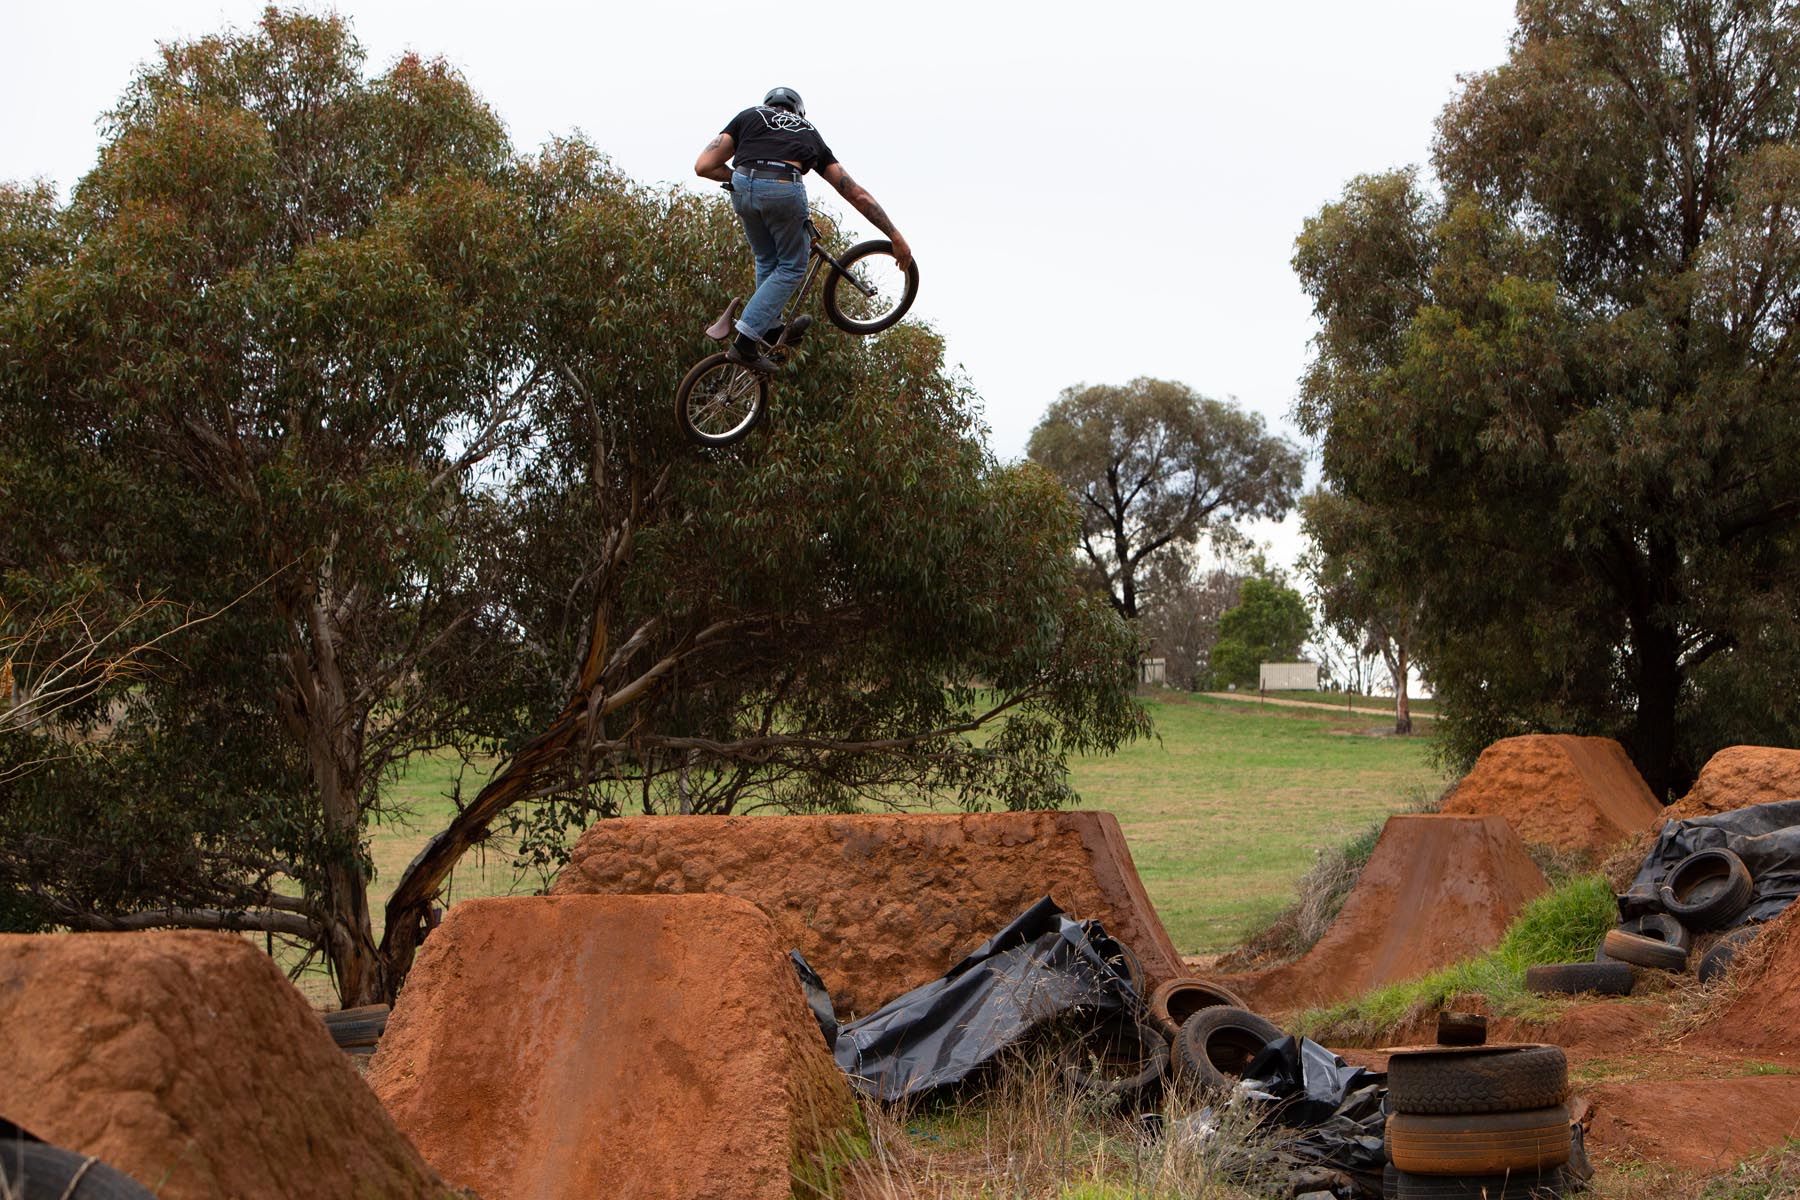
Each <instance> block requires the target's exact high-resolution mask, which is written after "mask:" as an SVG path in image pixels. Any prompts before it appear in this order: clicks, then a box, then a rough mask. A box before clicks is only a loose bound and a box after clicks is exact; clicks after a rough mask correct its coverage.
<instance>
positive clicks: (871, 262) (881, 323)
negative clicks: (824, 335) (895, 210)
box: [825, 238, 919, 334]
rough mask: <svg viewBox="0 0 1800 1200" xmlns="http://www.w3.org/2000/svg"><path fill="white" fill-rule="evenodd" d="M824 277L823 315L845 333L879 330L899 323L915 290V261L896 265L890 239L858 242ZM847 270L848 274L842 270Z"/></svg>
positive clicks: (917, 279) (916, 290)
mask: <svg viewBox="0 0 1800 1200" xmlns="http://www.w3.org/2000/svg"><path fill="white" fill-rule="evenodd" d="M837 261H838V263H839V265H840V266H842V267H843V268H844V270H842V271H840V270H838V269H837V267H833V268H832V269H831V274H830V275H829V276H827V277H826V279H825V315H826V316H828V317H830V318H831V323H832V324H833V325H836V326H837V327H838V328H839V329H842V330H843V331H844V332H845V333H865V334H866V333H880V332H881V331H882V330H884V329H887V328H889V327H890V326H892V325H896V324H898V323H899V321H900V318H901V317H904V316H905V315H906V310H907V309H909V308H911V307H912V302H913V299H914V298H915V297H917V296H918V294H919V264H918V261H917V260H916V259H915V260H914V261H912V262H910V263H908V264H906V270H904V271H902V270H901V269H900V263H899V260H897V259H896V258H895V257H894V243H892V242H890V241H887V240H886V239H885V238H884V239H881V240H879V241H873V242H860V243H858V244H857V245H854V246H852V247H850V250H849V252H848V253H846V254H843V255H841V256H839V258H838V260H837ZM846 272H848V274H846Z"/></svg>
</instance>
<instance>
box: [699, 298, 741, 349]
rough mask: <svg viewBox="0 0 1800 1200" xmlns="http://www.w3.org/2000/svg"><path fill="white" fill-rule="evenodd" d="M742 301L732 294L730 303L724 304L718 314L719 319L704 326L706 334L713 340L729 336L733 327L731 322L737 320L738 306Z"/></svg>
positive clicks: (720, 339)
mask: <svg viewBox="0 0 1800 1200" xmlns="http://www.w3.org/2000/svg"><path fill="white" fill-rule="evenodd" d="M742 303H743V300H742V299H741V298H740V297H737V296H733V297H732V298H731V303H730V304H727V305H726V306H725V311H724V312H722V313H720V314H719V319H718V320H716V321H714V322H713V323H712V324H711V325H708V326H707V327H706V336H707V337H709V338H711V339H712V340H713V341H715V342H722V341H724V340H725V339H726V338H728V337H730V336H731V334H732V330H733V329H734V328H735V325H734V324H733V322H735V321H736V320H737V314H738V306H739V305H741V304H742Z"/></svg>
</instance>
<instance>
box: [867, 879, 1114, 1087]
mask: <svg viewBox="0 0 1800 1200" xmlns="http://www.w3.org/2000/svg"><path fill="white" fill-rule="evenodd" d="M1116 953H1117V943H1116V942H1113V941H1112V939H1111V938H1110V937H1108V936H1107V935H1106V932H1105V930H1103V929H1102V928H1100V926H1099V925H1098V924H1096V923H1095V922H1093V921H1076V920H1073V919H1071V918H1070V917H1068V916H1066V915H1065V914H1064V913H1063V911H1062V909H1061V908H1059V907H1057V905H1056V902H1055V901H1053V900H1051V899H1050V897H1048V896H1045V897H1044V898H1043V899H1042V900H1039V901H1038V902H1037V903H1036V904H1033V905H1032V906H1031V907H1030V908H1028V909H1026V910H1025V911H1024V912H1023V913H1021V914H1019V916H1017V917H1015V918H1014V919H1013V921H1012V922H1011V923H1010V924H1009V925H1007V926H1006V928H1004V929H1002V930H1001V931H1000V932H999V933H996V934H995V935H994V936H993V937H991V938H989V939H988V940H987V941H986V942H984V943H982V945H981V946H979V947H978V948H977V949H976V950H975V951H974V952H973V953H972V954H970V955H969V956H968V957H967V958H965V959H963V960H962V961H961V962H959V963H957V964H956V965H955V966H954V967H951V968H950V970H949V971H948V972H946V973H945V974H944V976H943V977H942V978H940V979H934V980H932V981H931V982H930V983H927V984H923V985H921V986H919V987H916V988H914V989H913V990H912V991H910V992H907V993H906V994H905V995H903V996H900V997H898V998H896V999H894V1000H891V1001H889V1002H888V1003H887V1004H885V1005H883V1006H882V1007H881V1008H879V1009H877V1010H876V1011H875V1012H872V1013H870V1014H869V1015H868V1016H866V1017H863V1018H861V1019H859V1020H856V1021H852V1022H850V1023H849V1024H848V1025H845V1026H843V1027H842V1028H841V1029H839V1030H838V1035H837V1041H836V1044H835V1045H834V1046H833V1048H832V1053H833V1054H834V1055H835V1056H836V1058H837V1062H838V1065H839V1066H840V1067H842V1068H843V1069H844V1071H845V1073H846V1074H848V1075H849V1076H850V1079H851V1082H852V1083H854V1084H855V1085H856V1086H857V1087H858V1088H859V1089H861V1090H862V1091H864V1092H866V1093H868V1094H869V1095H872V1096H875V1097H877V1098H879V1099H882V1100H898V1099H901V1098H902V1097H904V1096H912V1095H916V1094H918V1093H920V1092H924V1091H928V1090H930V1089H932V1088H937V1087H943V1086H946V1085H948V1084H953V1083H959V1082H961V1081H962V1080H964V1079H967V1078H968V1077H969V1076H970V1075H972V1074H974V1073H975V1072H976V1071H977V1070H978V1069H980V1068H981V1067H982V1066H984V1065H986V1064H987V1063H989V1062H991V1061H993V1060H994V1058H996V1057H997V1056H998V1055H999V1054H1000V1053H1001V1052H1002V1051H1004V1050H1005V1049H1006V1048H1007V1047H1009V1046H1014V1045H1017V1044H1019V1043H1020V1042H1022V1041H1023V1040H1024V1039H1025V1038H1026V1037H1027V1036H1028V1035H1030V1034H1031V1032H1032V1031H1033V1030H1035V1029H1037V1028H1038V1027H1040V1026H1042V1025H1044V1024H1046V1023H1048V1022H1050V1021H1052V1020H1054V1019H1056V1018H1057V1017H1060V1016H1062V1015H1063V1014H1065V1013H1069V1012H1073V1011H1076V1010H1084V1011H1089V1012H1106V1011H1112V1010H1116V1009H1120V1008H1124V1007H1127V1006H1129V1005H1133V1004H1135V1003H1136V996H1135V995H1134V993H1133V992H1132V990H1131V985H1130V983H1128V982H1127V981H1126V980H1124V979H1123V978H1122V977H1121V976H1120V975H1119V974H1118V973H1117V972H1115V971H1114V969H1113V968H1112V967H1111V966H1110V965H1108V963H1107V959H1108V958H1109V957H1111V956H1113V955H1115V954H1116Z"/></svg>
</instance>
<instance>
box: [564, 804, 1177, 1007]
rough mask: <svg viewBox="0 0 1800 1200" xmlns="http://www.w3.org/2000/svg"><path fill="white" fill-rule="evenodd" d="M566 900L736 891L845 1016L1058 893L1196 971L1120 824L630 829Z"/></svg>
mask: <svg viewBox="0 0 1800 1200" xmlns="http://www.w3.org/2000/svg"><path fill="white" fill-rule="evenodd" d="M551 891H552V892H553V893H554V894H558V895H567V894H575V893H625V894H642V893H680V892H723V893H725V894H727V895H732V896H741V897H743V898H744V899H746V900H749V901H751V902H752V903H753V904H755V905H756V906H757V907H759V908H761V909H762V910H763V911H764V912H766V913H768V914H769V916H770V918H771V919H773V920H774V922H775V927H776V928H777V929H779V930H780V931H781V938H782V944H783V945H784V946H794V947H798V948H799V949H800V950H801V951H802V952H803V953H805V955H806V957H807V960H808V961H809V962H811V963H812V965H813V969H814V970H816V971H818V972H819V974H820V976H821V977H822V978H823V979H824V980H825V986H826V987H827V988H829V989H830V990H831V997H832V999H833V1000H834V1001H835V1002H836V1004H837V1007H838V1015H839V1016H840V1017H847V1016H849V1015H851V1014H860V1013H870V1012H873V1011H875V1010H876V1009H877V1008H879V1007H881V1006H882V1005H883V1004H886V1003H887V1002H888V1001H889V1000H892V999H893V998H894V997H895V996H898V995H900V994H901V993H902V992H905V991H908V990H910V989H912V988H915V987H917V986H919V985H920V984H922V983H925V982H926V981H928V980H931V979H936V978H937V977H938V976H939V975H942V974H943V973H944V972H945V971H947V970H949V969H950V968H951V967H952V966H954V965H955V964H956V963H957V962H959V961H961V960H962V958H963V957H964V956H965V955H967V954H968V952H969V951H971V950H973V949H974V948H975V947H976V946H978V945H980V944H981V943H982V942H983V941H985V940H986V939H987V938H988V936H989V935H991V934H992V933H994V931H996V930H998V929H999V928H1001V927H1002V926H1003V925H1005V924H1006V923H1007V922H1008V921H1010V920H1012V919H1013V918H1014V917H1016V916H1018V915H1019V914H1020V913H1021V912H1023V911H1024V910H1025V909H1026V907H1027V906H1029V905H1030V904H1031V903H1033V902H1034V901H1036V900H1037V899H1039V898H1040V897H1042V896H1043V895H1045V894H1046V893H1048V894H1049V895H1050V896H1051V897H1052V898H1054V899H1055V900H1056V902H1057V903H1058V904H1060V905H1061V906H1062V907H1063V909H1064V911H1066V912H1068V913H1070V914H1071V915H1073V916H1076V917H1082V918H1094V919H1096V920H1098V921H1100V922H1101V923H1102V924H1103V925H1105V926H1106V931H1107V932H1108V933H1110V934H1112V935H1113V936H1114V937H1116V938H1118V939H1119V940H1120V941H1122V942H1124V943H1125V944H1126V945H1128V946H1130V947H1131V948H1132V949H1133V950H1135V951H1137V953H1138V956H1139V957H1140V958H1141V959H1142V960H1143V963H1144V969H1145V971H1146V973H1147V974H1148V975H1149V977H1150V981H1151V983H1152V984H1155V983H1159V982H1161V981H1162V980H1164V979H1172V978H1174V977H1176V976H1178V975H1182V974H1185V973H1186V972H1185V971H1184V970H1183V968H1182V966H1181V960H1180V958H1179V957H1178V956H1177V955H1176V953H1175V946H1174V944H1173V943H1172V942H1170V941H1169V935H1168V933H1167V932H1166V931H1165V930H1164V929H1163V926H1162V922H1161V921H1160V920H1159V919H1158V918H1157V916H1156V911H1155V910H1154V909H1153V908H1151V907H1150V900H1149V897H1147V896H1146V895H1145V894H1144V886H1143V884H1142V883H1141V882H1140V881H1139V880H1138V874H1137V868H1136V867H1135V866H1133V865H1132V861H1131V851H1129V850H1128V849H1126V847H1125V837H1124V835H1123V834H1122V833H1120V832H1119V823H1118V822H1117V821H1116V820H1115V819H1114V818H1113V816H1112V814H1111V813H1101V812H1058V813H979V814H919V815H903V816H892V815H888V816H856V817H631V818H623V819H620V820H615V821H602V822H600V823H599V824H597V825H595V826H594V827H593V828H592V829H590V830H589V831H588V832H587V833H586V834H585V835H583V837H582V839H581V841H580V843H579V844H577V845H576V847H575V851H574V854H573V856H572V857H571V858H570V860H569V865H568V867H567V868H565V869H564V870H563V872H562V874H561V875H560V876H558V877H557V880H556V885H555V886H554V887H553V888H552V889H551Z"/></svg>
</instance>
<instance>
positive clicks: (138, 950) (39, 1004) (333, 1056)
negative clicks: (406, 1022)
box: [0, 932, 448, 1200]
mask: <svg viewBox="0 0 1800 1200" xmlns="http://www.w3.org/2000/svg"><path fill="white" fill-rule="evenodd" d="M0 1064H4V1066H3V1067H0V1114H4V1115H6V1116H7V1117H9V1118H10V1119H12V1120H14V1121H16V1122H18V1123H19V1124H20V1125H23V1126H24V1127H25V1128H27V1129H29V1130H31V1131H32V1132H33V1133H36V1134H37V1135H38V1136H40V1137H43V1138H45V1139H47V1140H49V1141H51V1142H54V1143H57V1144H59V1145H63V1146H67V1147H68V1148H70V1149H72V1150H78V1151H80V1152H81V1153H83V1154H92V1155H94V1156H95V1157H97V1158H100V1159H102V1160H104V1161H106V1162H109V1163H111V1164H112V1165H113V1166H115V1167H117V1168H119V1169H120V1170H121V1171H124V1172H125V1173H126V1174H128V1175H131V1176H132V1177H134V1178H136V1179H137V1180H138V1181H139V1182H141V1183H143V1184H144V1185H145V1186H147V1187H149V1188H150V1189H151V1190H152V1191H154V1192H156V1194H157V1195H158V1196H159V1197H161V1198H162V1200H219V1198H221V1197H231V1198H232V1200H312V1198H316V1200H365V1198H366V1200H401V1198H404V1197H440V1196H447V1195H448V1189H446V1188H445V1187H444V1186H443V1185H442V1183H441V1181H439V1180H438V1179H437V1178H436V1177H435V1176H434V1175H433V1174H432V1172H431V1169H430V1168H429V1167H427V1166H426V1165H425V1161H424V1160H423V1159H422V1158H420V1157H419V1153H418V1151H416V1150H414V1149H413V1148H412V1146H411V1145H409V1144H408V1143H407V1141H406V1139H405V1138H404V1137H402V1136H401V1135H400V1133H399V1131H398V1130H396V1129H395V1128H394V1125H393V1122H391V1121H390V1120H388V1117H387V1114H386V1113H385V1112H383V1111H382V1108H381V1105H380V1103H379V1102H377V1101H376V1099H375V1096H374V1095H373V1094H372V1093H371V1092H370V1091H369V1089H368V1087H367V1086H366V1085H365V1084H364V1083H363V1081H362V1079H361V1078H360V1077H359V1076H358V1075H357V1073H356V1069H355V1068H354V1067H352V1066H351V1065H350V1062H349V1060H348V1059H347V1058H346V1057H345V1056H344V1054H343V1052H342V1051H340V1050H339V1049H338V1048H337V1047H336V1046H334V1045H333V1044H332V1041H331V1035H330V1034H329V1033H327V1032H326V1031H325V1027H324V1025H323V1024H321V1023H320V1021H319V1019H318V1017H317V1016H315V1015H314V1014H313V1012H312V1010H311V1009H310V1008H308V1007H307V1004H306V1001H305V1000H304V999H303V998H302V997H301V995H300V993H299V992H297V991H295V990H294V988H293V987H292V985H290V984H289V983H288V981H287V980H286V979H285V978H284V977H283V976H282V974H281V971H280V969H278V968H277V967H276V966H275V964H274V963H273V962H271V961H270V960H269V957H268V955H266V954H264V953H262V951H260V950H258V949H257V948H256V947H254V946H252V945H251V944H250V943H249V942H247V941H245V940H244V939H243V938H242V937H239V936H237V935H235V934H228V933H191V932H157V933H83V934H44V935H35V936H25V935H12V936H4V937H0Z"/></svg>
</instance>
